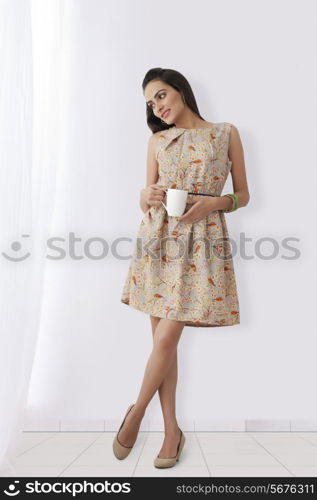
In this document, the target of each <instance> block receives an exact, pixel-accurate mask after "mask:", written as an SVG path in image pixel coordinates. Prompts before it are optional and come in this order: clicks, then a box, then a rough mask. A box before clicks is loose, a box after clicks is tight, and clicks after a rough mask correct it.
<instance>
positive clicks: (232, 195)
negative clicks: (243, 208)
mask: <svg viewBox="0 0 317 500" xmlns="http://www.w3.org/2000/svg"><path fill="white" fill-rule="evenodd" d="M224 196H228V197H229V198H231V199H232V200H233V207H232V208H231V210H230V209H229V210H224V212H234V211H235V210H237V208H239V202H238V196H237V195H236V194H235V193H231V194H225V195H224Z"/></svg>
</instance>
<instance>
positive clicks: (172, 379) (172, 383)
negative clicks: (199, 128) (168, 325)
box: [150, 316, 180, 458]
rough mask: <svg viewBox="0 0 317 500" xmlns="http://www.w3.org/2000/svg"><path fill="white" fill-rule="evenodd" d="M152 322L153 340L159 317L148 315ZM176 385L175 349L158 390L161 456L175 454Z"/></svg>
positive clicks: (177, 431) (177, 439)
mask: <svg viewBox="0 0 317 500" xmlns="http://www.w3.org/2000/svg"><path fill="white" fill-rule="evenodd" d="M150 318H151V324H152V334H153V341H154V338H155V330H156V327H157V325H158V323H159V321H160V319H161V318H157V317H155V316H150ZM176 386H177V351H176V352H175V356H174V360H173V363H172V366H171V368H170V369H169V371H168V373H167V375H166V377H165V378H164V380H163V382H162V383H161V385H160V387H159V389H158V392H159V397H160V401H161V407H162V413H163V418H164V431H165V437H164V441H163V445H162V447H161V449H160V451H159V456H160V457H161V458H167V457H172V456H175V455H176V450H177V445H178V443H179V434H180V431H179V426H178V423H177V419H176Z"/></svg>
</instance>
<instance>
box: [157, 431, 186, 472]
mask: <svg viewBox="0 0 317 500" xmlns="http://www.w3.org/2000/svg"><path fill="white" fill-rule="evenodd" d="M184 444H185V436H184V434H183V432H182V430H181V435H180V440H179V443H178V446H177V453H176V456H175V457H168V458H160V457H159V456H158V455H157V457H156V459H155V460H154V467H157V468H158V469H165V468H167V467H173V466H174V465H175V464H176V462H178V460H179V457H180V454H181V452H182V449H183V446H184Z"/></svg>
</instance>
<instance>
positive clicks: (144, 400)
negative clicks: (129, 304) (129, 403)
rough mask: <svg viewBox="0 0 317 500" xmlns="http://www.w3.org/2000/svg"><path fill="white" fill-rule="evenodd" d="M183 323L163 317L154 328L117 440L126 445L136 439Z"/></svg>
mask: <svg viewBox="0 0 317 500" xmlns="http://www.w3.org/2000/svg"><path fill="white" fill-rule="evenodd" d="M184 326H185V322H181V321H176V320H170V319H165V318H162V319H161V320H160V322H159V323H158V325H157V327H156V329H155V336H154V345H153V350H152V352H151V355H150V357H149V359H148V362H147V365H146V369H145V373H144V377H143V382H142V386H141V390H140V392H139V396H138V398H137V401H136V403H135V406H134V407H133V408H132V410H131V411H130V412H129V414H128V416H127V418H126V421H125V424H124V426H123V427H122V429H121V431H120V433H119V434H120V436H118V439H119V441H120V443H122V444H124V445H125V446H132V445H133V443H134V442H135V439H136V436H137V433H138V431H139V427H140V424H141V420H142V418H143V416H144V413H145V410H146V407H147V405H148V404H149V402H150V401H151V399H152V397H153V396H154V394H155V392H156V391H157V390H158V389H159V387H160V385H161V383H162V382H163V380H164V378H165V377H166V375H167V373H168V372H169V370H170V368H171V367H172V364H173V361H174V357H175V353H176V350H177V344H178V341H179V339H180V336H181V334H182V331H183V328H184Z"/></svg>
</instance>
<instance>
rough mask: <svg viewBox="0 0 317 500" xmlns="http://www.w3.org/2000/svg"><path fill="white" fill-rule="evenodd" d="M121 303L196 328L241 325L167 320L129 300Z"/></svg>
mask: <svg viewBox="0 0 317 500" xmlns="http://www.w3.org/2000/svg"><path fill="white" fill-rule="evenodd" d="M120 301H121V302H122V304H126V305H127V306H130V307H133V308H134V309H136V310H138V311H142V312H144V313H146V314H150V315H152V316H155V317H157V318H162V319H172V320H174V321H181V322H185V326H193V327H196V328H208V327H209V328H210V327H217V326H236V325H239V324H240V320H239V321H235V322H234V323H202V322H199V320H197V321H195V322H194V321H189V320H186V319H179V320H177V319H174V318H166V315H165V316H164V315H163V314H162V313H161V314H160V313H157V312H155V313H154V312H151V311H147V310H145V309H141V308H140V307H137V306H136V305H134V304H130V302H129V299H120Z"/></svg>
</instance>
